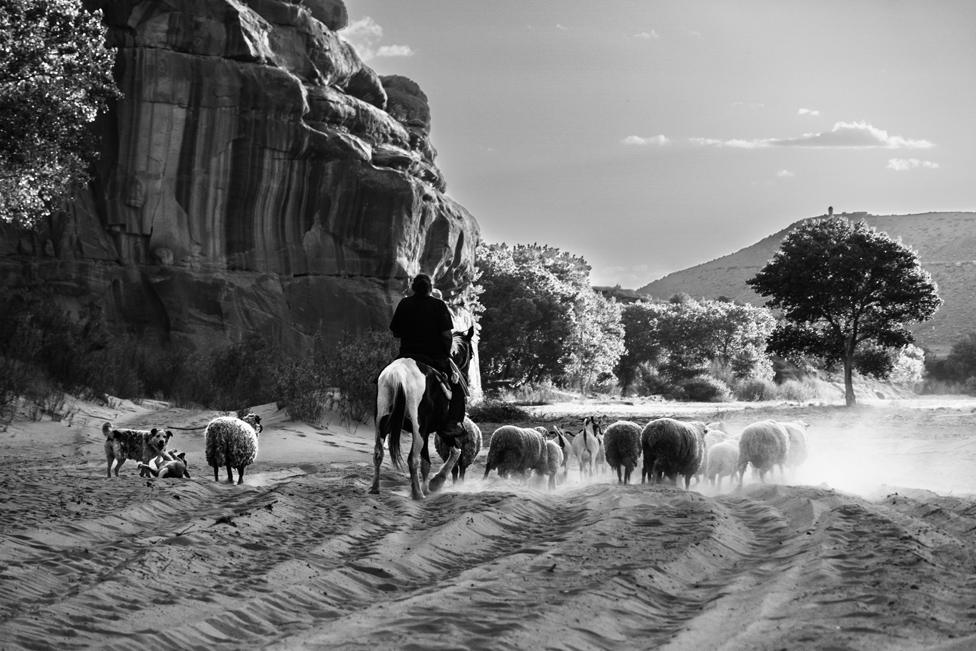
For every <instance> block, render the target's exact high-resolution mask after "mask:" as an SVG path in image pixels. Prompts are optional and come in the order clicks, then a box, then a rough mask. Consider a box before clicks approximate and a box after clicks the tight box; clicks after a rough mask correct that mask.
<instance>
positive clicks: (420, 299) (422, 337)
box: [390, 274, 467, 437]
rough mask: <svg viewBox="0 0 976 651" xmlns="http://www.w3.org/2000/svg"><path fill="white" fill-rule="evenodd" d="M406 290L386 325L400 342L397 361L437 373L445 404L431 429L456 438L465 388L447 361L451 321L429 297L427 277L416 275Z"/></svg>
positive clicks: (441, 305)
mask: <svg viewBox="0 0 976 651" xmlns="http://www.w3.org/2000/svg"><path fill="white" fill-rule="evenodd" d="M410 289H411V290H412V291H413V295H412V296H407V297H406V298H403V299H402V300H401V301H400V303H399V304H398V305H397V307H396V310H395V311H394V313H393V320H392V321H391V322H390V330H391V331H392V332H393V336H394V337H397V338H398V339H399V340H400V354H399V355H398V357H400V358H403V357H407V358H410V359H413V360H415V361H417V362H419V363H420V364H419V366H420V368H421V370H425V369H424V366H423V365H426V366H428V367H430V368H432V369H434V370H436V371H438V372H439V374H435V375H436V379H437V380H438V382H437V385H438V386H439V387H440V388H441V390H442V391H443V392H444V395H445V397H446V398H447V399H448V401H449V402H448V408H447V412H446V413H443V414H441V415H440V416H441V418H443V425H442V426H441V427H437V428H435V429H436V430H437V431H438V432H439V433H440V434H441V436H444V437H452V436H456V435H459V434H461V433H463V429H462V428H461V421H463V420H464V406H465V405H464V403H465V400H464V399H465V395H466V393H467V387H466V386H465V384H466V383H465V380H464V378H463V377H462V375H461V372H460V371H459V370H458V368H457V366H456V365H455V364H454V362H453V361H452V360H451V342H452V332H453V329H454V319H453V318H452V317H451V312H450V310H449V309H448V308H447V304H446V303H445V302H444V301H442V300H441V299H440V298H437V297H435V296H433V295H432V292H433V291H435V290H434V289H433V283H432V282H431V279H430V276H428V275H427V274H418V275H417V276H416V277H415V278H414V279H413V282H412V283H411V284H410ZM425 374H427V373H425ZM437 402H440V401H437ZM441 418H438V419H437V420H441Z"/></svg>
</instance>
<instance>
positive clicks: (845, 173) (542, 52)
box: [340, 0, 976, 289]
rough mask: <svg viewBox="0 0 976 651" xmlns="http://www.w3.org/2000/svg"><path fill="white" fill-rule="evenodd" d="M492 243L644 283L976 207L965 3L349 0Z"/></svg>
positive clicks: (973, 29)
mask: <svg viewBox="0 0 976 651" xmlns="http://www.w3.org/2000/svg"><path fill="white" fill-rule="evenodd" d="M345 2H346V7H347V9H348V12H349V26H348V27H347V28H346V29H344V30H342V31H341V32H340V34H341V35H342V36H343V37H344V38H345V39H346V40H347V41H349V42H350V43H352V44H353V45H355V46H356V48H357V50H358V51H359V53H360V55H361V56H362V57H363V58H364V60H365V61H366V62H367V63H368V64H369V65H370V66H371V67H372V68H373V69H374V70H376V71H377V72H378V73H379V74H381V75H388V74H399V75H404V76H406V77H409V78H411V79H413V80H414V81H416V82H417V83H418V84H420V86H421V88H422V89H423V90H424V92H425V93H426V95H427V97H428V101H429V104H430V110H431V142H432V143H433V145H434V147H435V149H437V151H438V157H437V164H438V167H440V169H441V171H442V172H443V174H444V177H445V178H446V180H447V193H448V195H450V196H451V197H452V198H453V199H455V200H456V201H458V202H459V203H461V204H462V205H463V206H464V207H465V208H467V209H468V211H470V212H471V214H472V215H474V217H475V218H476V220H477V221H478V223H479V225H480V226H481V231H482V237H483V239H484V240H486V241H487V242H491V243H498V242H507V243H510V244H512V243H532V242H538V243H540V244H541V243H545V244H550V245H552V246H556V247H559V248H560V249H562V250H565V251H568V252H570V253H573V254H575V255H579V256H582V257H583V258H585V259H586V261H587V262H589V264H590V265H591V266H592V272H591V277H590V279H591V282H592V283H593V284H594V285H616V284H619V285H621V286H622V287H624V288H631V289H636V288H638V287H641V286H642V285H645V284H647V283H648V282H651V281H652V280H656V279H657V278H660V277H662V276H664V275H666V274H668V273H670V272H673V271H678V270H681V269H685V268H688V267H691V266H694V265H696V264H700V263H702V262H706V261H708V260H713V259H715V258H718V257H721V256H723V255H726V254H728V253H732V252H734V251H737V250H739V249H741V248H744V247H746V246H749V245H750V244H753V243H754V242H756V241H758V240H760V239H762V238H763V237H765V236H767V235H770V234H771V233H773V232H776V231H778V230H780V229H782V228H784V227H786V226H788V225H789V224H790V223H792V222H794V221H796V220H798V219H803V218H806V217H812V216H816V215H821V214H824V213H826V211H827V207H828V206H833V207H834V210H835V212H857V211H866V212H869V213H872V214H907V213H920V212H931V211H973V210H976V2H973V1H971V0H937V1H936V0H918V1H907V0H809V1H793V0H735V1H734V2H733V1H732V0H723V1H719V0H714V1H697V0H662V1H657V0H653V1H652V0H603V1H602V2H592V0H588V1H578V0H558V1H557V0H541V1H540V0H492V1H491V2H483V1H481V2H475V1H473V0H409V1H405V0H345Z"/></svg>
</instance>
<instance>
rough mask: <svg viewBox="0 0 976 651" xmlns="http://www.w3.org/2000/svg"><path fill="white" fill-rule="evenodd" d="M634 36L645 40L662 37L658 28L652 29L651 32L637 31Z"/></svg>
mask: <svg viewBox="0 0 976 651" xmlns="http://www.w3.org/2000/svg"><path fill="white" fill-rule="evenodd" d="M634 38H639V39H642V40H645V41H652V40H657V39H659V38H661V35H660V34H658V33H657V30H653V29H652V30H651V31H649V32H637V33H636V34H634Z"/></svg>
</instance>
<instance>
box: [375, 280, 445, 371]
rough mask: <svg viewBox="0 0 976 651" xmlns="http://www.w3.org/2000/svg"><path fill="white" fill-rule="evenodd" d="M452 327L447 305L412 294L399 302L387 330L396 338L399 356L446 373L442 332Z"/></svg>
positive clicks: (430, 297)
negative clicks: (398, 341)
mask: <svg viewBox="0 0 976 651" xmlns="http://www.w3.org/2000/svg"><path fill="white" fill-rule="evenodd" d="M453 327H454V320H453V319H452V318H451V312H450V310H448V309H447V304H446V303H445V302H444V301H442V300H441V299H439V298H435V297H433V296H429V295H427V296H425V295H421V294H414V295H413V296H407V297H406V298H404V299H402V300H401V301H400V303H399V304H398V305H397V307H396V310H395V311H394V312H393V320H392V321H391V322H390V330H391V331H392V332H393V335H394V336H396V337H398V338H399V339H400V357H413V358H415V359H420V360H421V361H426V362H428V363H430V364H431V365H432V366H434V367H435V368H437V369H438V370H441V371H444V372H449V371H450V368H449V365H448V358H449V357H450V354H451V340H450V337H445V336H444V332H445V331H448V332H449V331H450V330H452V329H453Z"/></svg>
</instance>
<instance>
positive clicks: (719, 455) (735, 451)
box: [705, 441, 739, 488]
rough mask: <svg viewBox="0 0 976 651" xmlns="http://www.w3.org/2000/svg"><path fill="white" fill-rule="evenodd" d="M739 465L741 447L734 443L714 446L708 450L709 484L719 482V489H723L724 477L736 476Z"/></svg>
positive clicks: (724, 442) (706, 462)
mask: <svg viewBox="0 0 976 651" xmlns="http://www.w3.org/2000/svg"><path fill="white" fill-rule="evenodd" d="M738 463H739V446H738V444H737V443H733V442H732V441H722V442H720V443H716V444H714V445H713V446H712V447H710V448H709V449H708V455H707V460H706V461H705V477H706V478H707V479H708V483H709V484H711V485H712V486H714V485H715V483H716V479H717V480H718V488H722V477H729V478H730V479H731V478H732V477H734V476H735V469H736V466H737V465H738Z"/></svg>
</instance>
